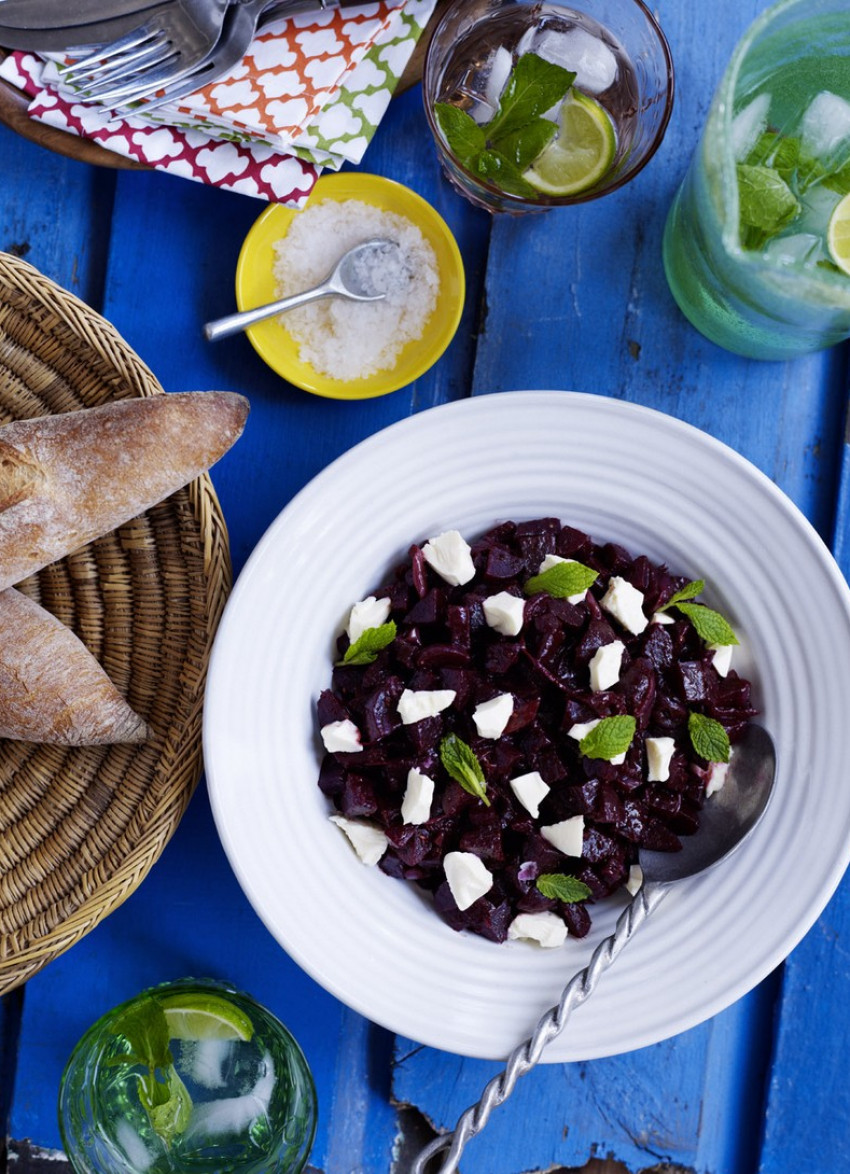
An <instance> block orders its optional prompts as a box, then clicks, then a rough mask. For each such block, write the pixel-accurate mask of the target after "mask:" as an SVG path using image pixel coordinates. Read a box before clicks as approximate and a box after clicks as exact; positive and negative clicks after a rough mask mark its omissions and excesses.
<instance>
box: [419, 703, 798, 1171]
mask: <svg viewBox="0 0 850 1174" xmlns="http://www.w3.org/2000/svg"><path fill="white" fill-rule="evenodd" d="M775 777H776V751H775V749H774V745H773V739H772V738H771V736H770V734H768V732H767V730H765V729H763V728H762V727H761V726H754V725H751V726H748V727H747V731H746V733H745V735H744V737H743V739H742V740H741V741H740V742H738V743H736V745H735V747H734V752H733V754H732V756H731V759H730V763H729V768H728V771H727V774H726V781H725V783H724V784H723V786H722V787H721V789H720V790H719V791H716V792H715V794H714V795H713V796H712V797H711V798H710V799H709V800H708V801H707V802H706V804H705V806H704V807H703V809H702V812H701V813H700V825H699V829H698V831H696V832H695V833H694V835H692V836H684V837H683V838H682V850H681V852H649V851H646V850H645V849H641V851H640V853H639V855H638V860H639V863H640V866H641V869H642V870H643V883H642V885H641V887H640V889H639V890H638V892H637V893H636V894H635V896H634V898H633V900H632V902H631V904H630V905H629V906H628V908H627V909H626V910H625V911H624V912H623V913H622V914H621V915H620V918H619V920H618V921H617V925H616V928H615V930H614V933H613V934H612V935H611V936H610V937H608V938H606V939H605V941H603V942H600V944H599V945H598V946H597V947H596V949H595V950H594V952H593V954H592V956H591V959H590V962H589V963H588V964H587V966H586V967H585V968H584V970H582V971H580V972H579V973H578V974H576V975H574V976H573V978H572V979H571V980H570V981H569V983H568V984H567V986H566V987H565V988H564V991H563V993H562V995H561V998H560V1001H559V1003H558V1004H557V1006H555V1007H552V1008H551V1009H550V1010H549V1011H547V1012H546V1014H545V1015H543V1017H542V1018H541V1019H540V1020H539V1022H538V1024H537V1027H536V1028H535V1029H534V1034H533V1035H532V1037H531V1038H530V1039H528V1040H526V1041H525V1043H523V1044H520V1045H519V1047H517V1048H515V1049H514V1051H513V1052H511V1054H510V1056H509V1057H508V1061H507V1063H506V1065H505V1068H504V1071H502V1072H500V1073H499V1075H498V1076H495V1077H494V1078H493V1079H492V1080H491V1081H490V1083H489V1084H488V1085H487V1087H486V1088H485V1089H484V1092H483V1094H482V1096H481V1099H480V1100H479V1101H478V1103H477V1104H475V1105H472V1106H470V1108H468V1109H467V1110H466V1112H465V1113H463V1114H462V1115H461V1117H460V1118H459V1120H458V1122H457V1125H455V1128H454V1131H453V1132H452V1133H445V1134H441V1135H440V1136H439V1137H436V1138H435V1139H434V1140H433V1141H432V1142H431V1143H430V1144H429V1145H427V1146H426V1147H425V1148H424V1149H423V1150H422V1152H421V1153H420V1154H419V1156H418V1157H417V1158H416V1160H415V1161H414V1163H413V1165H412V1166H411V1168H410V1174H425V1172H426V1170H427V1169H428V1163H429V1161H430V1159H431V1158H432V1157H434V1156H435V1155H436V1154H438V1153H440V1151H441V1150H447V1151H448V1153H447V1154H446V1155H445V1157H444V1158H443V1161H442V1165H440V1166H439V1167H437V1166H435V1167H434V1170H433V1174H454V1172H455V1171H456V1170H457V1167H458V1162H459V1161H460V1155H461V1153H462V1152H463V1149H464V1146H465V1145H466V1143H467V1142H468V1141H469V1140H470V1138H472V1137H474V1136H475V1134H476V1133H480V1131H481V1130H482V1129H483V1128H484V1126H485V1125H486V1123H487V1120H488V1118H489V1116H490V1113H491V1112H492V1110H493V1109H495V1108H496V1106H497V1105H501V1104H502V1102H503V1101H505V1100H506V1099H507V1098H508V1097H509V1096H510V1094H511V1093H512V1092H513V1089H514V1085H515V1084H516V1082H517V1080H518V1079H519V1077H520V1076H525V1074H526V1073H527V1072H529V1071H530V1070H531V1069H532V1068H533V1067H534V1065H535V1064H536V1063H537V1062H538V1060H539V1059H540V1056H541V1054H542V1052H543V1049H544V1048H545V1047H546V1045H547V1044H549V1043H550V1042H551V1041H552V1040H553V1039H555V1038H556V1037H557V1036H559V1035H560V1034H561V1032H562V1031H563V1029H564V1027H565V1026H566V1023H567V1019H568V1018H569V1016H570V1014H571V1013H572V1011H573V1010H574V1009H575V1008H576V1007H579V1006H581V1004H582V1003H583V1002H584V1001H585V999H587V998H588V996H589V995H590V994H592V992H593V990H594V988H595V986H596V983H597V982H598V981H599V979H600V978H601V976H602V975H603V974H604V972H605V971H606V970H607V969H608V967H609V966H610V965H611V963H612V962H613V961H614V959H615V958H616V957H617V955H618V954H619V953H620V951H621V950H622V948H623V946H625V944H626V943H627V942H628V941H629V940H630V939H631V937H632V935H633V934H634V933H635V931H636V930H637V929H638V927H639V926H641V925H642V924H643V923H644V921H646V919H647V917H648V916H649V914H650V913H651V912H652V911H653V909H655V908H656V906H657V905H660V903H661V901H662V899H663V898H664V897H665V896H666V895H667V893H668V892H669V889H670V885H672V884H674V883H675V882H676V881H679V880H685V879H686V878H687V877H690V876H696V874H697V873H699V872H704V871H705V869H707V868H711V867H712V866H713V865H715V864H718V863H719V862H720V861H721V860H723V859H725V857H727V856H728V855H729V853H730V852H732V851H733V850H734V849H735V848H737V847H738V846H739V845H740V844H741V843H742V842H743V840H744V839H746V837H747V836H748V835H749V834H750V832H751V831H752V830H753V828H754V827H755V826H756V824H757V823H758V821H759V820H760V819H761V817H762V815H763V814H764V811H765V808H766V807H767V802H768V799H769V798H770V794H771V791H772V790H773V781H774V778H775Z"/></svg>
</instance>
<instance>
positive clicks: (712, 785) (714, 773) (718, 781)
mask: <svg viewBox="0 0 850 1174" xmlns="http://www.w3.org/2000/svg"><path fill="white" fill-rule="evenodd" d="M734 753H735V751H734V749H733V750H730V751H729V762H731V761H732V756H733V755H734ZM729 762H713V763H712V764H711V774H710V775H709V777H708V782H707V783H706V787H705V797H706V799H709V798H711V796H712V795H713V794H714V793H715V791H719V790H720V788H721V787H722V786H723V785H724V784H725V782H726V775H727V774H728V773H729Z"/></svg>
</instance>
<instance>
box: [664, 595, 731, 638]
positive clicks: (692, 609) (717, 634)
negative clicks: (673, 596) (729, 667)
mask: <svg viewBox="0 0 850 1174" xmlns="http://www.w3.org/2000/svg"><path fill="white" fill-rule="evenodd" d="M676 606H677V607H678V609H679V611H681V612H684V613H685V615H686V616H687V617H688V619H689V620H690V621H691V623H692V624H693V626H694V627H695V628H696V630H697V635H698V636H700V637H701V638H702V639H703V640H704V641H705V642H706V644H737V643H738V637H737V636H736V635H735V633H734V632H733V630H732V627H731V625H730V624H729V623H728V621H727V620H725V619H724V618H723V616H722V615H721V614H720V612H719V611H714V610H713V609H712V608H710V607H706V606H705V604H704V603H677V604H676Z"/></svg>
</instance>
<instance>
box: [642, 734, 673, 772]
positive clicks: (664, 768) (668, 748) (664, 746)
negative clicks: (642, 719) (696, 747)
mask: <svg viewBox="0 0 850 1174" xmlns="http://www.w3.org/2000/svg"><path fill="white" fill-rule="evenodd" d="M675 749H676V743H675V741H674V740H673V739H672V738H647V739H646V765H647V776H646V777H647V779H648V780H649V782H650V783H666V782H667V780H668V779H669V778H670V763H671V762H672V761H673V751H674V750H675Z"/></svg>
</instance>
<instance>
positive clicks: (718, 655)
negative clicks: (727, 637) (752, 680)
mask: <svg viewBox="0 0 850 1174" xmlns="http://www.w3.org/2000/svg"><path fill="white" fill-rule="evenodd" d="M708 647H709V649H710V650H711V651H712V652H713V653H714V656H713V657H712V658H711V663H712V664H713V665H714V667H715V668H716V669H717V671H718V672H719V673H720V675H721V677H725V676H726V674H727V673H728V672H729V669H730V668H731V667H732V651H733V649H734V647H735V645H734V644H709V646H708Z"/></svg>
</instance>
